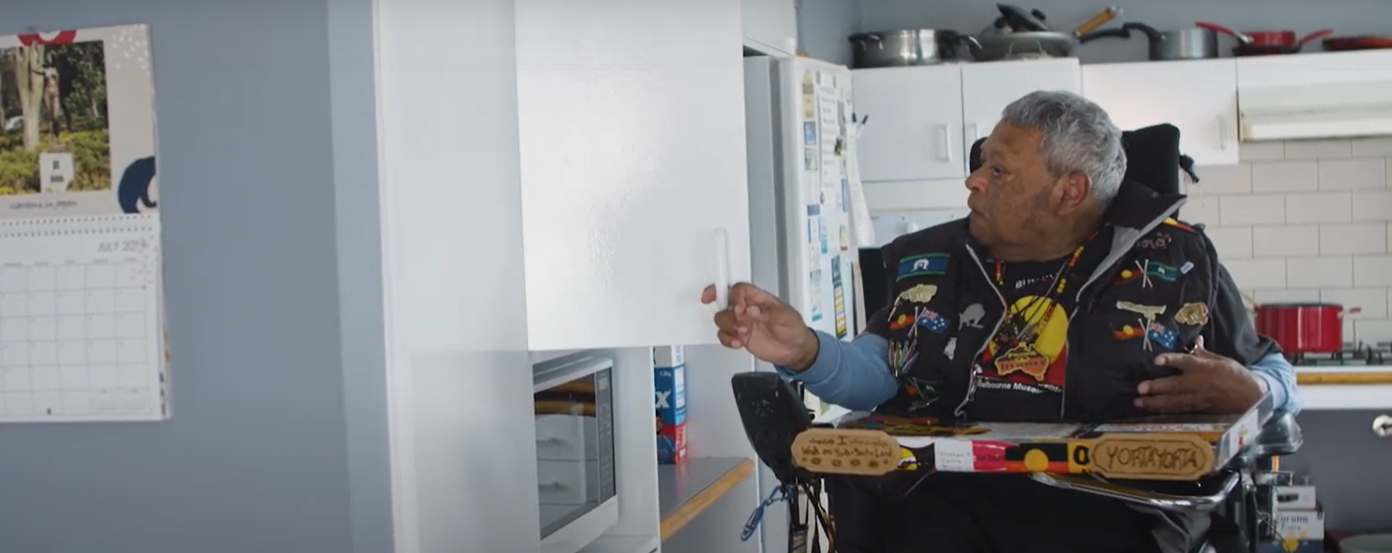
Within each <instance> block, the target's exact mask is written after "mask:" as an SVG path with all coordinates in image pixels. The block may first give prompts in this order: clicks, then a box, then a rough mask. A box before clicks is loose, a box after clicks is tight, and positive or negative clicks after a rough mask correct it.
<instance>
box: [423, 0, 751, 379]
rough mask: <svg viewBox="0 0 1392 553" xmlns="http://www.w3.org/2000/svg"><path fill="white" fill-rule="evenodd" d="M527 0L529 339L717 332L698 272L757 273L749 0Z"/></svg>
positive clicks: (522, 57)
mask: <svg viewBox="0 0 1392 553" xmlns="http://www.w3.org/2000/svg"><path fill="white" fill-rule="evenodd" d="M516 5H517V9H516V13H517V24H516V34H517V36H516V41H517V102H518V120H519V122H518V132H519V134H520V136H519V137H517V138H516V139H517V140H518V141H519V143H520V144H521V163H522V168H521V180H522V186H521V188H522V218H523V241H522V242H523V243H522V244H521V246H522V247H523V248H524V250H523V254H524V259H525V261H526V280H527V328H528V346H529V348H530V349H531V350H534V351H539V350H571V349H589V348H605V347H634V346H652V345H662V344H711V343H716V342H717V340H716V337H715V326H714V323H713V322H712V320H711V318H712V316H713V314H714V310H712V309H711V308H710V307H709V306H706V305H702V304H701V303H700V295H701V290H702V288H704V287H705V286H706V285H707V284H711V283H713V282H716V281H718V280H721V281H727V282H733V281H740V280H748V278H749V196H748V187H747V184H746V179H747V170H748V168H747V165H746V163H745V146H744V144H745V133H744V117H745V115H744V62H743V58H742V57H741V55H740V51H739V50H738V49H732V48H730V45H731V44H738V43H739V41H740V39H741V37H742V35H743V31H742V29H741V16H740V9H741V8H740V0H705V1H702V2H689V1H687V0H648V1H646V2H609V1H605V0H517V4H516ZM450 109H472V108H471V107H469V106H454V107H452V108H450ZM457 132H462V133H466V132H470V130H469V129H467V128H461V129H458V130H457ZM496 138H497V139H498V140H512V139H514V138H512V137H508V136H499V137H496ZM459 170H460V175H459V178H468V167H460V168H459ZM467 208H468V206H460V209H461V216H467V211H466V210H467ZM479 230H480V231H481V232H482V235H481V238H482V239H486V240H487V239H499V238H500V237H497V236H492V235H490V234H489V232H490V229H479ZM441 239H442V240H450V239H451V237H441ZM465 244H467V242H465ZM461 247H464V246H461ZM480 263H481V265H480V266H481V268H480V270H485V269H483V268H482V267H486V266H487V261H486V260H480Z"/></svg>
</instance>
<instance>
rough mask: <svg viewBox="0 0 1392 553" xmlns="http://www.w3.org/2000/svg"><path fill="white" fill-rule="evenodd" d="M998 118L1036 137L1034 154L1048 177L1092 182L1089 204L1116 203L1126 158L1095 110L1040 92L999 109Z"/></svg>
mask: <svg viewBox="0 0 1392 553" xmlns="http://www.w3.org/2000/svg"><path fill="white" fill-rule="evenodd" d="M1001 118H1002V119H1004V120H1005V122H1006V123H1007V124H1009V125H1011V126H1014V127H1021V128H1026V129H1037V130H1039V131H1040V134H1041V137H1040V141H1039V151H1040V153H1041V154H1043V155H1044V163H1045V165H1046V166H1047V167H1048V168H1049V172H1050V173H1053V174H1054V175H1056V176H1057V175H1064V174H1067V173H1070V172H1073V171H1079V172H1081V173H1083V174H1084V175H1087V176H1088V180H1090V181H1091V182H1092V195H1093V197H1094V198H1097V200H1099V201H1101V202H1103V203H1107V202H1110V201H1111V200H1112V198H1115V197H1116V195H1117V191H1118V190H1120V189H1121V181H1122V177H1123V176H1124V175H1126V152H1125V151H1123V150H1122V149H1121V130H1120V129H1117V126H1116V125H1114V124H1112V118H1111V117H1108V116H1107V111H1106V110H1104V109H1102V107H1101V106H1099V105H1097V104H1095V103H1093V102H1092V101H1090V100H1088V99H1086V98H1083V97H1082V96H1079V95H1077V94H1073V93H1072V92H1064V91H1046V90H1040V91H1035V92H1031V93H1029V94H1026V95H1025V96H1024V97H1023V98H1020V99H1019V100H1015V101H1014V102H1011V103H1010V105H1008V106H1005V110H1004V111H1002V112H1001Z"/></svg>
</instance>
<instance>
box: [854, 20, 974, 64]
mask: <svg viewBox="0 0 1392 553" xmlns="http://www.w3.org/2000/svg"><path fill="white" fill-rule="evenodd" d="M850 41H851V56H852V63H853V64H854V66H855V67H856V68H870V67H899V66H905V65H933V64H937V63H942V62H944V61H948V60H953V59H957V58H958V57H960V56H959V47H960V46H962V45H968V46H971V45H976V39H975V38H973V37H971V36H970V35H963V34H960V33H957V32H955V31H946V30H942V29H896V30H892V31H874V32H869V33H856V34H854V35H851V37H850Z"/></svg>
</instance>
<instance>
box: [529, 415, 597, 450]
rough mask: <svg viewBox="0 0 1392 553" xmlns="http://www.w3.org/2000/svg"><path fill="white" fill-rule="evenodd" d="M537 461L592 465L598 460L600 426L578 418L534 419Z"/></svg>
mask: <svg viewBox="0 0 1392 553" xmlns="http://www.w3.org/2000/svg"><path fill="white" fill-rule="evenodd" d="M536 440H537V442H536V447H537V459H539V460H550V461H582V460H590V461H593V460H595V459H598V458H599V457H598V455H597V454H598V441H599V423H598V421H597V420H596V419H595V418H594V417H584V416H579V415H537V417H536Z"/></svg>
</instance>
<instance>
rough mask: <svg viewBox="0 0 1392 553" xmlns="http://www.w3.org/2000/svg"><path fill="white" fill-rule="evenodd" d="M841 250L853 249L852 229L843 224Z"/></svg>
mask: <svg viewBox="0 0 1392 553" xmlns="http://www.w3.org/2000/svg"><path fill="white" fill-rule="evenodd" d="M841 251H843V252H846V251H851V229H850V228H849V227H847V226H846V225H841Z"/></svg>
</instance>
